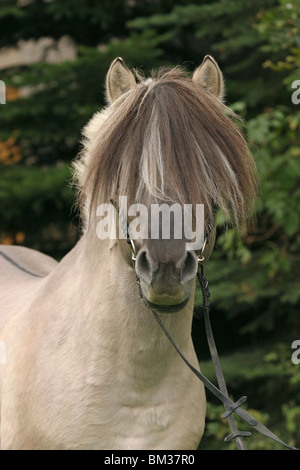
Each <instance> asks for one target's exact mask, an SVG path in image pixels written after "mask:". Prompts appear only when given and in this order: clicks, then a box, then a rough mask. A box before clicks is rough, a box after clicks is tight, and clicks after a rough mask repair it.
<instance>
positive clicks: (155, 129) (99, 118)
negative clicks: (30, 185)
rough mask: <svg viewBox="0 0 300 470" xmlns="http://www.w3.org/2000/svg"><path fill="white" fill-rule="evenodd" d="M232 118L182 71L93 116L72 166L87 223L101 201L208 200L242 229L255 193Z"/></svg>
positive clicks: (155, 77)
mask: <svg viewBox="0 0 300 470" xmlns="http://www.w3.org/2000/svg"><path fill="white" fill-rule="evenodd" d="M236 119H237V116H236V115H235V114H234V113H233V112H232V111H230V110H229V109H228V108H227V107H226V106H225V105H224V104H223V103H222V102H221V101H220V100H218V99H217V98H216V97H215V96H213V95H212V94H211V93H210V92H209V91H207V90H205V89H204V88H201V87H199V86H198V85H197V84H196V83H195V82H194V81H193V80H191V79H190V78H188V76H187V75H186V74H185V72H184V71H182V70H181V69H179V68H172V69H165V68H163V69H159V70H158V71H157V72H154V73H152V76H151V78H150V79H147V80H143V79H141V78H140V79H139V83H138V84H137V86H136V87H135V88H133V89H131V90H130V91H129V92H127V93H125V94H124V95H123V96H121V97H120V98H119V99H118V100H117V101H116V102H115V103H113V104H112V105H111V106H109V107H107V108H105V109H104V111H102V112H98V113H96V114H95V115H94V117H93V118H92V119H91V121H90V122H89V123H88V125H87V126H86V127H85V129H84V131H83V135H84V140H83V149H82V151H81V153H80V154H79V157H78V159H77V160H76V161H75V163H74V170H75V173H74V174H75V178H76V180H77V184H78V189H79V200H80V204H81V206H82V212H83V219H85V220H84V222H85V221H86V220H87V218H88V215H89V214H91V211H92V210H93V209H94V208H95V207H96V206H97V205H98V204H100V203H102V202H106V203H108V202H109V201H110V200H111V199H112V198H113V199H115V198H116V197H117V196H118V195H126V196H127V198H128V201H129V203H130V204H131V203H133V202H145V198H146V199H147V200H148V201H149V200H151V201H156V202H159V201H160V202H162V201H164V202H166V201H173V202H179V203H182V204H193V203H197V204H200V203H202V204H204V205H205V210H206V211H207V212H206V213H207V214H209V212H210V210H211V206H212V202H213V203H214V204H215V205H217V206H218V207H220V208H221V209H222V210H223V211H224V213H225V215H226V216H227V218H228V219H230V220H231V221H232V222H233V223H235V224H237V225H240V224H242V223H244V221H245V220H246V218H247V215H248V214H249V213H250V212H251V207H252V203H253V199H254V196H255V193H256V176H255V164H254V161H253V158H252V156H251V154H250V152H249V149H248V146H247V143H246V140H245V137H244V135H243V133H242V132H241V130H240V129H239V127H238V125H237V123H236Z"/></svg>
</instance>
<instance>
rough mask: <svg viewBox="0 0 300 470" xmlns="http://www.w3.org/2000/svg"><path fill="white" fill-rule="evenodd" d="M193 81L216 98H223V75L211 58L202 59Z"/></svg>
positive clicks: (208, 56)
mask: <svg viewBox="0 0 300 470" xmlns="http://www.w3.org/2000/svg"><path fill="white" fill-rule="evenodd" d="M193 80H194V81H195V82H196V83H197V84H198V85H199V86H201V87H203V88H206V89H207V90H209V91H210V92H211V93H213V94H214V95H216V96H217V97H218V98H220V99H222V98H223V92H224V84H223V75H222V72H221V70H220V69H219V66H218V64H217V62H216V61H215V59H214V58H213V57H212V56H210V55H207V56H205V57H204V59H203V62H202V64H201V65H200V66H199V67H198V68H197V69H196V70H195V72H194V75H193Z"/></svg>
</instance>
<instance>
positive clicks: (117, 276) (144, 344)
mask: <svg viewBox="0 0 300 470" xmlns="http://www.w3.org/2000/svg"><path fill="white" fill-rule="evenodd" d="M83 238H84V240H82V242H83V243H82V253H81V259H83V260H84V261H83V263H84V271H83V273H82V276H83V279H84V287H83V289H84V290H85V292H84V295H85V297H88V299H89V306H88V315H89V316H90V317H91V318H90V321H91V323H93V322H94V331H93V335H94V334H95V331H98V334H99V341H100V343H101V344H104V343H105V345H106V346H107V348H108V349H109V350H110V353H109V356H110V357H111V358H112V357H113V360H114V361H117V360H119V361H120V364H122V367H126V366H127V367H130V366H132V365H133V364H135V365H136V364H137V363H138V364H139V365H140V366H141V367H142V366H145V367H147V368H149V367H154V368H155V367H157V364H158V363H160V364H161V365H162V362H163V363H164V364H167V363H169V362H170V361H172V360H174V355H175V356H176V353H175V350H174V347H173V346H172V345H171V343H170V342H169V340H168V339H167V338H166V337H165V335H164V333H163V331H162V330H161V328H160V326H159V325H158V324H157V322H156V321H155V319H154V317H153V315H152V313H151V310H150V309H149V308H148V307H147V306H146V305H145V303H144V301H143V299H141V297H140V294H139V288H138V285H137V282H136V275H135V271H134V269H133V268H132V267H130V266H128V265H127V263H126V262H125V261H124V259H123V257H122V254H121V251H120V248H119V245H118V243H117V242H116V241H109V240H104V241H101V240H98V239H97V237H95V236H93V234H90V233H86V234H85V235H84V237H83ZM82 255H83V256H82ZM192 316H193V299H191V301H190V302H189V303H188V305H187V306H186V307H185V308H184V309H183V310H182V311H180V312H177V313H173V314H162V315H161V319H162V321H163V322H164V324H165V326H166V328H167V329H168V331H169V332H170V333H171V335H172V336H173V338H174V340H175V341H176V343H177V344H178V346H179V347H180V348H181V349H182V350H183V351H186V352H187V351H190V348H191V323H192ZM174 353H175V354H174Z"/></svg>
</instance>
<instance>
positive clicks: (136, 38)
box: [0, 0, 300, 449]
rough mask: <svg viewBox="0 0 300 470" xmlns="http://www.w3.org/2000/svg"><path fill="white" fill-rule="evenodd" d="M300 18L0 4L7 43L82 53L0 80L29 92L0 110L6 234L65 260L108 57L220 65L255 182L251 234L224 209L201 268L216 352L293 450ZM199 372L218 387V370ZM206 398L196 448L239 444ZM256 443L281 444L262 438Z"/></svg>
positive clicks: (279, 13)
mask: <svg viewBox="0 0 300 470" xmlns="http://www.w3.org/2000/svg"><path fill="white" fill-rule="evenodd" d="M299 18H300V13H299V2H298V0H297V1H289V0H265V1H264V2H261V1H259V0H251V1H248V0H247V1H244V2H240V1H238V0H232V1H230V2H228V1H226V0H214V1H212V2H205V1H203V0H202V1H200V0H199V1H194V2H190V1H189V0H176V2H175V0H166V1H161V0H155V1H153V2H148V1H146V0H145V1H138V2H131V1H128V2H127V1H126V2H124V1H121V0H118V1H115V2H108V1H107V0H105V1H102V2H96V1H91V2H87V1H86V0H80V1H77V2H73V1H71V0H64V1H63V2H62V1H61V0H52V1H51V2H45V1H43V0H32V1H31V2H24V5H23V6H20V2H17V0H3V1H2V2H1V3H0V47H8V46H12V45H16V44H17V43H18V41H20V40H26V39H39V38H42V37H45V36H50V37H52V38H54V39H59V38H61V37H62V36H65V35H67V36H68V37H69V38H71V40H72V41H73V42H74V44H75V48H76V57H75V58H74V59H73V60H69V61H65V62H61V63H46V62H45V61H42V62H40V63H36V64H33V65H30V66H22V67H21V66H20V67H13V68H10V69H7V70H1V77H0V78H1V79H2V80H5V82H6V84H7V86H8V87H10V88H12V89H19V88H21V87H25V88H26V89H27V90H30V93H29V94H28V96H26V97H24V98H21V99H16V100H11V101H8V102H7V104H6V105H5V106H2V105H1V106H0V171H1V181H0V216H1V224H0V237H1V240H2V242H5V243H12V242H14V243H22V244H25V245H27V246H31V247H34V248H37V249H40V250H42V251H45V252H47V253H49V254H52V255H54V256H55V257H57V258H60V257H61V256H62V255H63V254H64V253H66V252H67V251H68V250H69V249H70V248H71V247H72V246H73V245H74V243H75V242H76V240H77V238H78V232H76V230H75V229H74V225H75V226H76V225H78V219H77V218H76V216H75V212H74V209H73V203H74V191H73V189H72V188H71V187H70V185H69V184H68V183H69V181H70V171H69V162H70V161H71V159H72V158H74V157H75V156H76V154H77V152H78V151H79V150H80V148H81V144H80V139H81V129H82V127H83V126H84V124H85V123H86V122H87V121H88V119H89V118H90V117H91V116H92V114H93V113H94V112H95V111H97V110H98V109H99V108H101V107H102V106H104V104H105V90H104V86H103V84H104V80H105V74H106V72H107V69H108V67H109V65H110V63H111V61H112V60H113V59H114V58H115V57H117V56H122V57H123V58H124V59H125V61H126V63H127V65H128V66H129V67H141V69H142V71H143V72H145V74H147V73H148V72H149V70H150V69H152V68H154V67H158V66H160V65H170V64H171V65H176V64H178V63H179V64H184V66H185V67H186V68H187V69H188V70H190V71H192V70H193V69H194V68H195V67H196V66H197V65H198V64H199V63H200V62H201V61H202V58H203V56H204V55H206V54H212V55H213V56H214V57H215V58H216V59H217V61H218V62H219V64H220V66H221V68H222V70H223V72H224V77H225V83H226V90H227V92H226V102H227V104H230V107H231V108H232V109H233V110H234V111H235V112H237V113H238V114H240V115H241V116H242V117H243V118H245V121H246V123H247V138H248V140H249V145H250V147H251V149H252V151H253V154H254V157H255V160H256V164H257V169H258V174H259V180H260V190H259V198H258V200H257V202H256V217H255V218H254V220H253V221H252V223H251V225H250V227H249V228H248V229H246V228H244V229H243V230H242V231H241V233H239V232H238V231H237V230H236V229H234V228H232V227H227V228H226V229H225V227H224V219H223V216H222V214H221V213H220V214H218V218H217V225H218V237H217V243H216V247H215V249H214V251H213V254H212V257H211V260H210V261H209V263H208V265H207V267H206V274H207V277H208V279H209V282H210V286H211V293H212V311H213V312H214V314H215V315H214V321H215V323H216V336H217V344H221V345H222V349H220V351H219V352H220V353H221V355H222V356H224V358H223V361H222V362H223V364H224V370H225V377H226V379H227V381H228V383H229V385H230V386H229V388H230V391H231V393H232V394H233V395H234V396H235V397H236V398H238V397H239V396H241V395H243V394H247V395H248V398H249V400H248V403H249V406H250V407H251V409H254V410H255V411H254V413H257V414H258V415H257V416H258V419H260V420H262V421H263V422H265V423H266V424H267V425H268V426H270V427H271V429H272V430H273V431H274V432H277V433H278V434H279V436H280V437H282V439H286V440H287V441H288V442H290V443H291V444H294V445H295V444H297V443H298V446H299V441H300V436H299V428H300V426H299V424H300V422H299V419H300V409H299V408H300V407H299V404H300V396H299V381H300V378H299V366H296V365H292V364H291V358H290V355H291V351H290V345H291V343H292V341H293V340H295V339H297V338H300V323H299V317H298V315H299V307H300V282H299V278H300V263H299V260H300V249H299V248H300V246H299V245H300V230H299V228H300V218H299V217H300V216H299V207H300V189H299V174H300V145H299V144H300V142H299V135H300V133H299V128H300V108H299V105H298V106H296V105H294V104H293V103H292V101H291V95H292V88H291V85H292V83H293V81H294V80H300V40H299V38H300V19H299ZM196 303H197V304H198V305H199V304H200V303H201V292H200V291H197V292H196ZM195 343H196V346H197V347H198V348H200V349H201V348H202V342H201V341H199V339H195ZM200 343H201V344H200ZM247 345H250V346H248V348H247ZM223 346H224V347H223ZM245 348H247V351H246V352H245ZM199 357H200V356H199ZM203 367H204V369H205V370H204V372H207V371H208V373H210V374H211V375H212V380H213V374H212V372H211V369H210V367H211V366H210V364H209V363H208V362H204V363H203ZM208 398H209V403H208V419H207V430H206V435H205V438H204V440H203V442H202V443H201V447H200V448H214V449H216V448H224V449H225V448H226V449H231V448H234V445H233V444H230V445H227V444H223V443H222V440H223V438H224V437H225V435H226V434H228V433H229V430H228V426H227V424H226V423H223V422H222V421H221V419H220V415H221V413H222V407H220V406H219V405H216V404H215V403H214V402H213V400H210V397H208ZM257 410H263V413H262V414H260V413H259V412H258V411H257ZM251 412H252V411H251ZM243 426H244V425H243V424H242V425H241V428H242V429H244V427H243ZM247 447H248V448H250V449H266V448H268V449H269V448H271V449H273V448H278V446H277V444H273V443H270V442H269V441H266V439H265V438H262V437H261V436H259V435H257V434H255V435H253V437H251V438H250V439H248V441H247Z"/></svg>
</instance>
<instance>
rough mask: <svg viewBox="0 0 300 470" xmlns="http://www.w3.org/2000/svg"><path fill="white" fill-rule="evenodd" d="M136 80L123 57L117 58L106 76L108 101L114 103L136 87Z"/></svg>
mask: <svg viewBox="0 0 300 470" xmlns="http://www.w3.org/2000/svg"><path fill="white" fill-rule="evenodd" d="M135 86H136V81H135V78H134V76H133V74H132V73H131V72H130V70H129V68H128V67H126V65H125V62H124V61H123V59H122V58H121V57H117V59H115V60H114V61H113V62H112V64H111V66H110V68H109V70H108V72H107V76H106V93H107V98H108V102H109V103H110V104H112V103H113V102H114V101H116V99H118V98H119V97H120V96H121V95H123V93H126V91H128V90H130V89H131V88H134V87H135Z"/></svg>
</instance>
